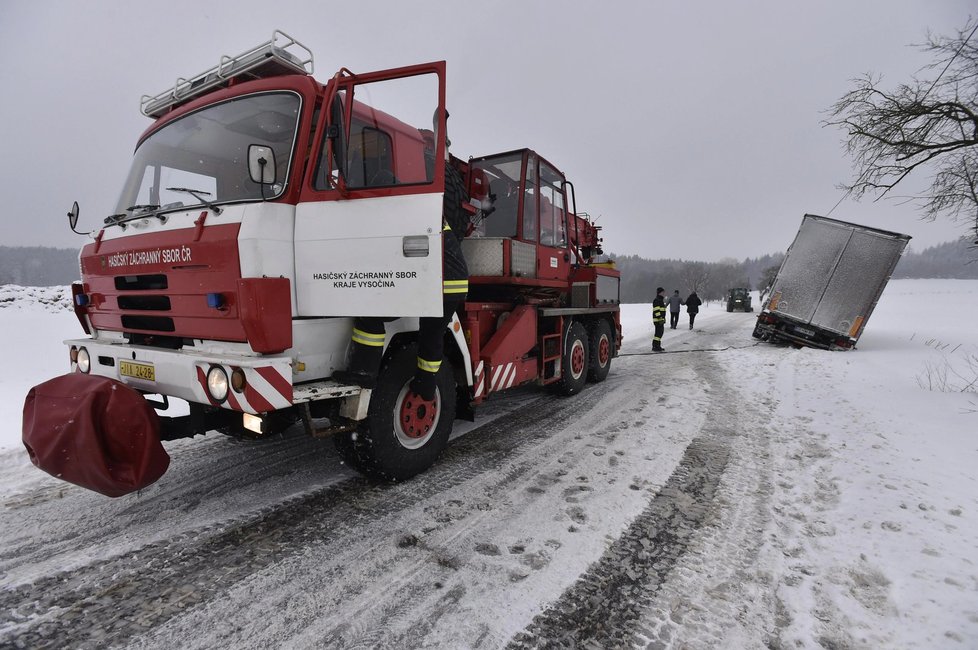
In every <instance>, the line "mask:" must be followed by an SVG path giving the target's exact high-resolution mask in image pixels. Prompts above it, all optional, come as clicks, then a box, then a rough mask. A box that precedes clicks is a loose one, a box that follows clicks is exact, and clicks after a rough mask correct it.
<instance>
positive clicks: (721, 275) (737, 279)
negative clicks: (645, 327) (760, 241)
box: [612, 253, 784, 303]
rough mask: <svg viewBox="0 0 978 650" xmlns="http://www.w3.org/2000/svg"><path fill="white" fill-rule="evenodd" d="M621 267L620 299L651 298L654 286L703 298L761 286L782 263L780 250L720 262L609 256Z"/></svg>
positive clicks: (645, 300) (624, 300) (634, 300)
mask: <svg viewBox="0 0 978 650" xmlns="http://www.w3.org/2000/svg"><path fill="white" fill-rule="evenodd" d="M612 258H613V259H614V260H615V264H616V265H617V267H618V270H619V271H621V299H622V301H623V302H631V303H635V302H638V303H643V302H652V299H653V298H654V297H655V289H656V287H662V288H664V289H665V290H666V292H667V293H669V294H671V293H672V292H673V291H674V290H676V289H679V293H680V295H682V296H683V298H685V297H686V296H688V295H689V294H690V292H692V291H695V292H696V293H697V294H698V295H699V297H700V298H701V299H703V300H716V299H718V298H722V297H724V296H726V293H727V290H729V289H732V288H734V287H746V288H748V289H763V288H764V287H765V286H767V282H768V281H770V278H772V277H773V275H774V273H776V272H777V270H778V268H779V267H780V266H781V261H782V260H783V259H784V254H783V253H776V254H773V255H763V256H761V257H757V258H747V259H745V260H743V261H741V262H738V261H737V260H735V259H726V260H721V261H719V262H695V261H685V260H669V259H667V260H648V259H645V258H644V257H638V256H635V255H622V256H619V257H615V256H612Z"/></svg>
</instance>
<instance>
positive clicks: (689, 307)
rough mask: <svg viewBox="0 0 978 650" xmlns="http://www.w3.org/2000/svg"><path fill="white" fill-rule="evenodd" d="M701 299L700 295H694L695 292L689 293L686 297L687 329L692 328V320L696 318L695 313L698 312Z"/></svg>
mask: <svg viewBox="0 0 978 650" xmlns="http://www.w3.org/2000/svg"><path fill="white" fill-rule="evenodd" d="M702 304H703V301H702V300H700V297H699V296H697V295H696V292H695V291H694V292H693V293H691V294H689V297H688V298H686V313H688V314H689V329H693V321H695V320H696V314H698V313H700V305H702Z"/></svg>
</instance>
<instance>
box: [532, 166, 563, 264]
mask: <svg viewBox="0 0 978 650" xmlns="http://www.w3.org/2000/svg"><path fill="white" fill-rule="evenodd" d="M538 194H539V196H540V213H539V214H540V243H541V244H543V245H544V246H557V247H564V246H566V245H567V217H566V214H567V213H566V212H565V211H564V179H563V177H561V176H560V174H559V173H557V171H556V170H555V169H554V168H553V167H551V166H550V165H548V164H547V163H545V162H543V161H541V162H540V187H539V190H538Z"/></svg>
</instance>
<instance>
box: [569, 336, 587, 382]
mask: <svg viewBox="0 0 978 650" xmlns="http://www.w3.org/2000/svg"><path fill="white" fill-rule="evenodd" d="M582 372H584V346H583V345H582V344H581V342H580V341H574V347H573V349H571V374H573V375H574V376H575V377H580V375H581V373H582Z"/></svg>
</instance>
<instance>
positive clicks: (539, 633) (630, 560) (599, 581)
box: [509, 438, 728, 648]
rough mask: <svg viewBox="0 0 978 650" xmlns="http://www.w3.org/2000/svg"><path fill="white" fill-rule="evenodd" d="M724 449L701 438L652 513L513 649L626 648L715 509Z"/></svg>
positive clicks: (654, 501) (519, 637)
mask: <svg viewBox="0 0 978 650" xmlns="http://www.w3.org/2000/svg"><path fill="white" fill-rule="evenodd" d="M727 459H728V452H727V449H726V447H725V446H724V445H723V444H722V443H720V442H718V441H714V440H708V439H704V438H697V439H696V440H694V441H693V442H692V443H691V444H690V445H689V447H687V448H686V454H685V455H684V456H683V459H682V461H681V462H680V464H679V467H677V468H676V471H675V472H674V473H673V474H672V476H671V477H670V478H669V480H668V481H667V482H666V484H665V486H663V488H662V489H661V490H660V491H659V493H658V494H657V495H656V496H655V498H653V499H652V502H651V503H650V504H649V506H648V507H647V508H646V509H645V511H644V512H642V514H641V515H639V517H638V518H636V519H635V521H634V522H633V523H632V524H631V526H629V527H628V530H626V531H625V533H624V534H623V535H622V536H620V537H619V538H618V539H617V540H615V542H614V543H613V544H612V545H611V547H609V548H608V550H607V551H606V552H605V554H604V555H603V556H602V557H601V559H600V560H598V562H597V563H596V564H595V565H593V566H592V567H591V568H590V569H589V570H588V572H587V573H586V574H584V575H583V576H581V577H580V578H579V579H578V581H577V583H575V584H574V586H573V587H571V588H570V589H568V590H567V591H566V592H565V593H564V594H563V595H562V596H561V598H560V600H559V601H558V602H556V603H554V604H553V605H552V606H551V607H550V608H549V609H548V610H547V611H545V612H544V613H542V614H541V615H539V616H537V617H536V618H535V619H534V621H533V623H532V624H530V625H529V626H528V627H527V629H526V630H525V631H524V632H523V633H521V634H519V635H517V637H516V638H515V639H513V642H512V643H511V644H510V646H509V647H511V648H531V647H545V646H546V647H550V646H553V645H556V646H568V647H577V646H581V647H605V648H607V647H621V646H623V645H627V644H628V643H629V642H630V639H631V637H632V630H633V627H634V623H635V622H636V621H637V620H639V618H640V617H641V615H642V612H643V611H644V610H645V608H646V607H647V606H648V604H649V602H650V600H651V597H652V595H653V594H654V592H655V589H656V587H657V586H658V585H659V584H661V583H662V582H663V581H664V580H665V578H666V576H667V575H668V574H669V572H670V571H671V570H672V568H673V566H674V565H675V563H676V560H677V559H678V558H679V557H680V556H681V555H682V554H683V553H684V552H685V551H686V548H687V546H688V545H689V543H690V541H691V539H692V536H693V533H694V532H695V531H696V529H697V528H699V527H700V525H701V524H702V522H703V520H704V518H705V517H706V516H707V513H708V512H709V510H710V507H711V502H712V500H713V496H714V494H715V491H716V487H717V483H718V481H719V477H720V474H722V473H723V471H724V468H725V467H726V463H727Z"/></svg>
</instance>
